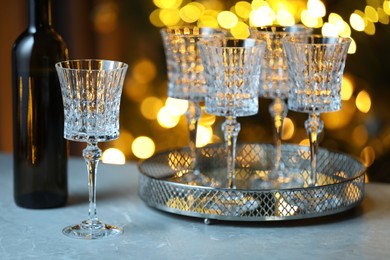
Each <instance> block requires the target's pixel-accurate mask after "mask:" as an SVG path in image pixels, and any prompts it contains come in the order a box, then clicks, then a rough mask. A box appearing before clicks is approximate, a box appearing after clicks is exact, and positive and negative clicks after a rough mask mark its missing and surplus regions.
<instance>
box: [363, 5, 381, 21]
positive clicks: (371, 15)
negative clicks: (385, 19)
mask: <svg viewBox="0 0 390 260" xmlns="http://www.w3.org/2000/svg"><path fill="white" fill-rule="evenodd" d="M364 14H365V15H366V17H367V19H368V20H370V21H371V22H373V23H377V22H378V21H379V15H378V12H377V11H376V9H375V8H374V7H372V6H370V5H367V6H366V7H365V8H364Z"/></svg>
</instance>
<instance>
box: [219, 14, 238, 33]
mask: <svg viewBox="0 0 390 260" xmlns="http://www.w3.org/2000/svg"><path fill="white" fill-rule="evenodd" d="M218 23H219V25H220V26H221V27H222V28H225V29H231V28H233V27H234V26H236V25H237V23H238V17H237V16H236V15H235V14H234V13H233V12H230V11H222V12H220V13H219V14H218Z"/></svg>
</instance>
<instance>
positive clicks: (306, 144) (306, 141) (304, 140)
mask: <svg viewBox="0 0 390 260" xmlns="http://www.w3.org/2000/svg"><path fill="white" fill-rule="evenodd" d="M299 145H302V146H310V141H309V138H304V139H302V140H301V141H300V142H299Z"/></svg>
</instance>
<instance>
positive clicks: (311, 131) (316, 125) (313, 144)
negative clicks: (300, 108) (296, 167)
mask: <svg viewBox="0 0 390 260" xmlns="http://www.w3.org/2000/svg"><path fill="white" fill-rule="evenodd" d="M323 127H324V123H323V122H322V120H321V119H320V115H319V114H317V113H310V114H309V119H308V120H306V121H305V128H306V132H307V135H308V136H309V141H310V156H311V157H310V162H311V174H310V180H309V186H315V185H316V184H317V152H318V143H319V139H320V135H321V132H322V129H323Z"/></svg>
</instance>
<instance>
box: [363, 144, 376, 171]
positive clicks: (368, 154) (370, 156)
mask: <svg viewBox="0 0 390 260" xmlns="http://www.w3.org/2000/svg"><path fill="white" fill-rule="evenodd" d="M360 159H362V161H363V164H364V166H365V167H369V166H370V165H371V164H372V163H373V162H374V161H375V150H374V148H373V147H371V146H367V147H364V149H363V150H362V151H361V153H360Z"/></svg>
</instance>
